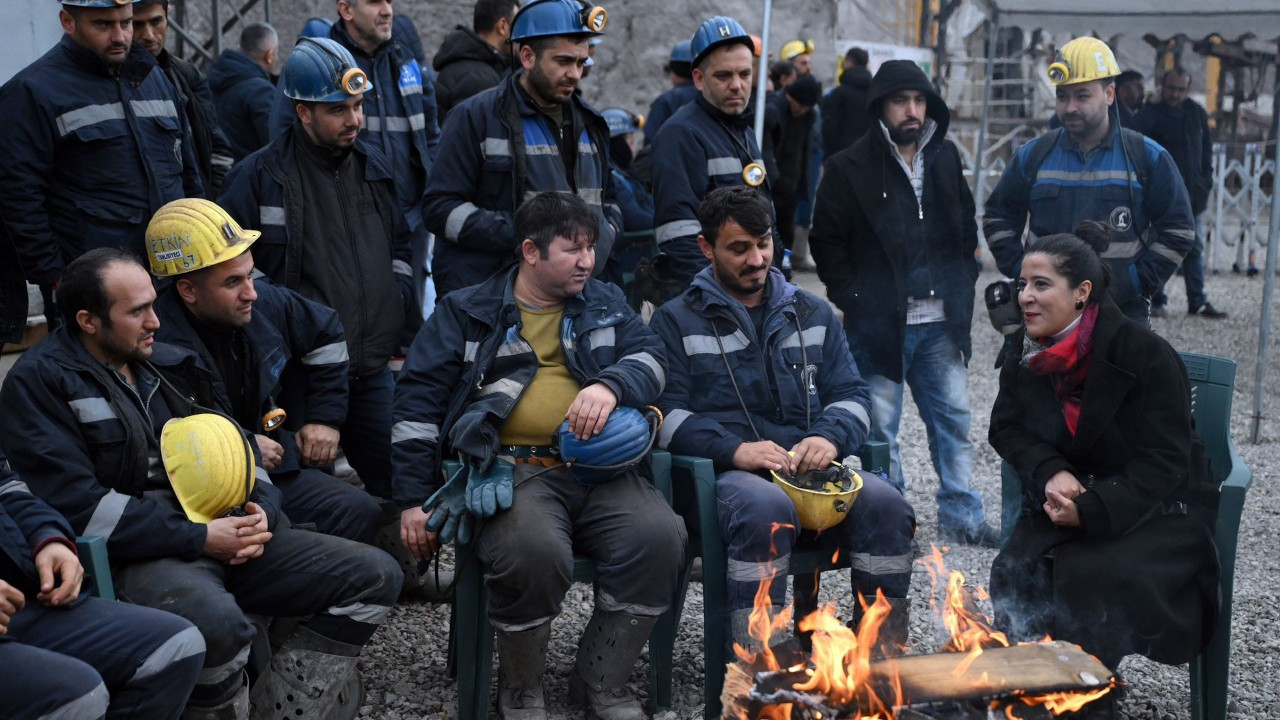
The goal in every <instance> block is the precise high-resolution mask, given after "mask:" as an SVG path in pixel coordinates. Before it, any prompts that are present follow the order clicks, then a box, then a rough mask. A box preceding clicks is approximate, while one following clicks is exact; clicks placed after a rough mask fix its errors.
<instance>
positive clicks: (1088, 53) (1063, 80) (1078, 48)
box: [1049, 37, 1120, 85]
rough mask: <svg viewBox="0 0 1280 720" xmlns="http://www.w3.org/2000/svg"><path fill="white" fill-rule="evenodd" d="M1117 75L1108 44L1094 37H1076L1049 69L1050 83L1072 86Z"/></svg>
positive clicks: (1113, 56)
mask: <svg viewBox="0 0 1280 720" xmlns="http://www.w3.org/2000/svg"><path fill="white" fill-rule="evenodd" d="M1119 74H1120V65H1119V63H1117V62H1116V56H1115V53H1113V52H1111V48H1109V47H1107V44H1106V43H1104V42H1102V41H1101V40H1099V39H1098V38H1093V37H1078V38H1076V39H1074V40H1072V41H1071V42H1069V43H1067V44H1066V45H1063V46H1062V49H1061V50H1059V51H1058V56H1057V57H1056V58H1054V61H1053V64H1051V65H1050V66H1049V82H1051V83H1053V84H1054V85H1075V84H1076V83H1086V82H1092V81H1094V80H1104V79H1106V78H1113V77H1115V76H1117V75H1119Z"/></svg>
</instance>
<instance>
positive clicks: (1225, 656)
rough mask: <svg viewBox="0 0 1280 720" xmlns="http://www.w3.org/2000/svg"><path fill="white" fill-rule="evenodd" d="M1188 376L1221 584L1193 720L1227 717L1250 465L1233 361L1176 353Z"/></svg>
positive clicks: (1018, 492)
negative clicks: (1214, 507) (1234, 434)
mask: <svg viewBox="0 0 1280 720" xmlns="http://www.w3.org/2000/svg"><path fill="white" fill-rule="evenodd" d="M1179 355H1181V356H1182V362H1183V364H1184V365H1186V366H1187V377H1188V378H1189V379H1190V380H1191V414H1192V416H1193V417H1194V418H1195V422H1196V432H1197V433H1199V435H1200V439H1201V440H1203V441H1204V444H1205V451H1206V454H1208V456H1209V463H1210V467H1211V469H1212V471H1213V476H1214V479H1215V480H1217V481H1218V482H1220V483H1222V485H1221V493H1222V494H1221V495H1220V496H1219V499H1218V521H1217V526H1216V528H1215V530H1214V542H1215V544H1216V545H1217V547H1218V563H1219V565H1220V566H1221V575H1220V577H1219V584H1220V587H1221V590H1222V610H1221V612H1220V614H1219V616H1218V625H1217V627H1216V628H1215V629H1214V631H1213V635H1212V636H1211V637H1210V639H1209V644H1208V645H1207V646H1205V649H1204V650H1203V651H1202V652H1201V653H1200V656H1199V657H1197V658H1196V659H1195V660H1192V661H1191V717H1192V719H1193V720H1226V717H1227V682H1228V679H1229V675H1230V671H1231V667H1230V659H1231V608H1232V601H1233V595H1234V592H1235V576H1236V545H1237V540H1238V535H1239V532H1240V514H1241V512H1242V511H1243V510H1244V498H1245V495H1246V494H1247V493H1248V492H1249V486H1250V485H1251V484H1252V483H1253V471H1252V470H1250V469H1249V468H1248V467H1247V466H1245V464H1244V460H1243V459H1241V457H1240V453H1238V452H1237V451H1236V446H1235V443H1234V442H1232V440H1231V394H1232V391H1233V389H1234V388H1235V379H1236V364H1235V362H1234V361H1232V360H1227V359H1225V358H1219V357H1213V356H1211V355H1198V354H1195V353H1179ZM1000 479H1001V499H1002V502H1003V508H1002V512H1001V515H1002V516H1003V520H1004V528H1003V530H1004V539H1005V542H1006V543H1007V542H1008V539H1009V536H1010V535H1011V534H1012V533H1013V527H1014V524H1015V523H1016V522H1017V519H1018V515H1019V512H1020V510H1021V507H1022V482H1021V480H1019V478H1018V474H1017V472H1016V471H1014V470H1013V468H1012V466H1010V465H1009V463H1007V462H1006V463H1003V464H1002V465H1001V468H1000Z"/></svg>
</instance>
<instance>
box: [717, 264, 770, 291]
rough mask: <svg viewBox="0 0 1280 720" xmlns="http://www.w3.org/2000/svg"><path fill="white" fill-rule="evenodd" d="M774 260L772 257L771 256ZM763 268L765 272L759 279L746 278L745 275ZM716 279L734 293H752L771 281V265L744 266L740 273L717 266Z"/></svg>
mask: <svg viewBox="0 0 1280 720" xmlns="http://www.w3.org/2000/svg"><path fill="white" fill-rule="evenodd" d="M770 262H772V258H770ZM761 269H763V270H764V271H765V272H764V274H763V275H761V277H760V279H759V280H746V279H744V275H747V274H750V273H752V272H756V271H759V270H761ZM714 272H715V274H716V279H717V280H719V281H720V285H721V286H722V287H724V288H726V289H727V290H729V291H730V292H732V293H736V294H738V295H750V294H752V293H755V292H758V291H759V290H760V289H762V288H763V287H764V286H765V285H766V284H767V283H768V282H769V265H768V264H766V265H764V266H763V267H749V268H743V269H742V271H741V272H739V273H733V272H731V271H729V270H725V269H722V268H719V267H717V268H715V270H714Z"/></svg>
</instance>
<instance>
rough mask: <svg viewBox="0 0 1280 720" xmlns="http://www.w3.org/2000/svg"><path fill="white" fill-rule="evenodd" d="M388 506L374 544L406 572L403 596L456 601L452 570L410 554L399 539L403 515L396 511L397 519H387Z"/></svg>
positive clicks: (402, 589) (437, 601) (416, 598)
mask: <svg viewBox="0 0 1280 720" xmlns="http://www.w3.org/2000/svg"><path fill="white" fill-rule="evenodd" d="M387 517H388V514H387V511H386V509H384V511H383V521H384V524H383V526H382V527H381V528H379V529H378V534H377V535H375V536H374V540H373V544H374V546H375V547H377V548H378V549H379V550H382V551H383V552H385V553H387V554H388V555H390V556H391V557H392V558H394V559H395V561H396V563H397V564H398V565H399V566H400V569H401V571H403V572H404V583H403V584H402V585H401V586H400V597H401V598H404V599H407V600H424V601H426V602H432V603H452V602H453V571H452V570H449V569H446V568H439V567H437V566H436V565H435V564H434V563H432V562H418V560H417V559H416V558H414V557H413V555H411V554H410V553H409V549H408V548H406V547H405V546H404V543H402V542H400V515H399V513H394V520H393V521H388V520H387Z"/></svg>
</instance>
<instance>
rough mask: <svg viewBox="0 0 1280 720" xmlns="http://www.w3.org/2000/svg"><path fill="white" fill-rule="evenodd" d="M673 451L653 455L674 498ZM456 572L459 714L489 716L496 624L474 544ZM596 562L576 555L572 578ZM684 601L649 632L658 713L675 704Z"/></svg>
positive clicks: (588, 572) (448, 470)
mask: <svg viewBox="0 0 1280 720" xmlns="http://www.w3.org/2000/svg"><path fill="white" fill-rule="evenodd" d="M671 461H672V460H671V455H670V454H669V453H667V452H665V451H662V450H654V451H653V453H652V455H651V462H652V467H653V484H654V487H656V488H658V491H659V492H661V493H662V494H663V496H664V497H666V498H667V502H670V501H671ZM459 467H460V464H459V463H458V461H456V460H448V461H445V463H444V473H445V475H446V476H452V475H453V473H455V472H457V471H458V469H459ZM456 557H457V559H456V568H457V570H456V573H457V574H456V577H457V584H456V586H455V588H454V602H453V628H452V632H451V643H450V645H451V647H450V655H451V662H450V667H451V670H452V671H453V672H454V673H455V674H456V676H457V679H458V718H459V720H483V718H488V717H489V690H490V686H491V685H492V679H493V626H492V625H490V624H489V613H488V611H487V608H488V605H489V593H488V591H487V590H486V589H485V586H484V569H483V568H482V567H481V566H480V561H479V559H478V558H477V557H476V555H475V552H474V550H473V549H472V548H471V547H470V546H460V547H458V549H457V556H456ZM595 579H596V564H595V563H594V562H593V561H592V560H591V559H590V558H587V557H583V556H574V558H573V581H574V582H584V583H585V582H591V583H593V582H595ZM679 613H680V606H679V605H676V604H675V603H674V602H673V603H672V606H671V607H670V608H668V610H667V612H666V613H665V614H663V615H662V616H661V617H660V618H659V619H658V624H657V625H656V626H654V629H653V633H652V634H651V635H650V636H649V705H650V709H651V711H652V712H654V713H659V712H663V711H666V710H668V709H670V707H671V683H672V674H671V666H672V656H673V655H674V653H675V641H676V627H677V624H678V621H679Z"/></svg>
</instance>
